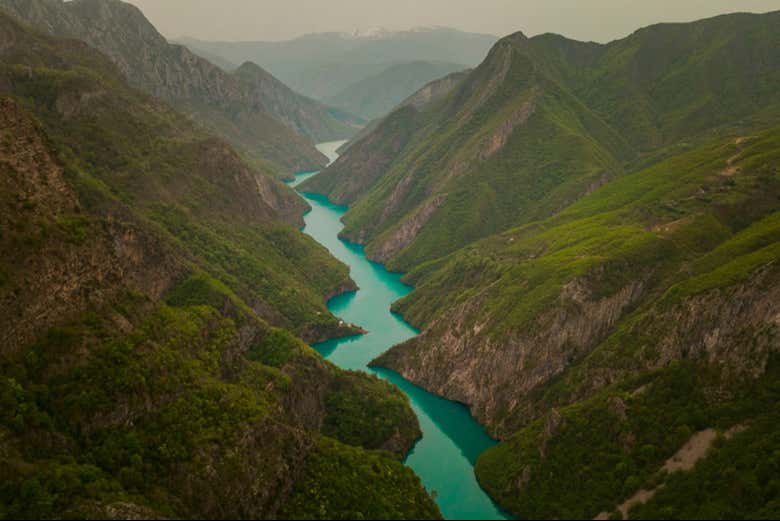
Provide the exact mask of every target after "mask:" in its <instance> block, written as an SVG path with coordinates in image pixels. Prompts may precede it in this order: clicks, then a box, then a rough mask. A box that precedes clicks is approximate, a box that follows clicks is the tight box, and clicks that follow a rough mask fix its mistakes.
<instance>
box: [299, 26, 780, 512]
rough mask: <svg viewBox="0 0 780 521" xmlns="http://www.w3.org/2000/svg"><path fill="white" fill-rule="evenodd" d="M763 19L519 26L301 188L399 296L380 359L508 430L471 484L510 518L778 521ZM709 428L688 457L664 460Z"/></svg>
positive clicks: (773, 137) (770, 88)
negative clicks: (540, 30) (684, 466)
mask: <svg viewBox="0 0 780 521" xmlns="http://www.w3.org/2000/svg"><path fill="white" fill-rule="evenodd" d="M778 29H780V13H769V14H766V15H747V14H735V15H727V16H721V17H717V18H713V19H709V20H703V21H699V22H694V23H690V24H663V25H658V26H652V27H648V28H646V29H642V30H640V31H637V32H636V33H634V34H633V35H631V36H629V37H627V38H625V39H623V40H618V41H615V42H613V43H610V44H608V45H599V44H594V43H581V42H575V41H570V40H567V39H565V38H563V37H560V36H555V35H542V36H538V37H534V38H530V39H529V38H526V37H525V36H523V35H522V34H516V35H513V36H510V37H508V38H505V39H503V40H502V41H500V42H499V43H498V44H497V45H496V46H495V47H494V48H493V50H492V51H491V53H490V54H489V56H488V58H487V59H486V60H485V62H484V63H482V64H481V65H480V66H479V67H478V68H477V69H475V70H474V71H473V72H472V73H470V74H469V75H468V76H467V77H466V78H465V79H463V80H461V81H459V82H458V83H457V84H456V85H455V86H454V88H453V89H452V90H451V91H449V92H448V93H447V94H446V95H445V96H444V97H441V98H437V99H435V100H433V101H431V102H429V103H423V104H419V105H417V106H405V107H403V108H401V109H399V110H397V111H395V112H393V113H392V114H391V115H390V116H388V117H387V118H385V119H384V120H383V121H382V122H381V123H379V124H378V125H376V127H375V128H374V129H373V131H372V132H370V133H368V134H366V135H365V136H364V137H362V138H361V139H360V140H359V141H356V142H355V143H354V144H352V145H351V146H350V147H349V148H348V149H347V150H346V152H345V154H344V156H343V157H342V158H340V159H339V161H338V162H336V163H335V164H334V165H333V166H331V167H330V168H329V169H327V170H326V171H325V172H324V173H323V174H320V176H315V177H313V178H311V179H310V180H308V181H307V182H306V184H305V185H304V187H305V188H308V189H317V188H321V189H322V191H323V192H324V193H326V194H327V195H328V196H329V197H331V198H333V199H334V200H336V201H338V202H349V203H351V207H350V210H349V212H348V213H347V214H346V216H345V218H344V221H345V223H346V228H345V230H344V232H343V236H344V237H345V238H346V239H349V240H353V241H356V242H359V243H361V244H364V245H365V246H366V251H367V252H368V254H369V255H370V256H371V257H372V258H373V259H376V260H378V261H381V262H384V263H386V264H388V266H389V267H390V268H392V269H398V270H405V271H408V272H409V273H408V274H407V276H406V280H407V281H408V282H409V283H410V284H412V285H414V286H415V288H416V289H415V291H414V292H413V293H412V294H410V295H409V296H408V297H406V298H405V299H403V300H401V301H400V302H399V303H397V304H396V306H395V308H394V309H395V310H396V311H398V312H399V313H401V314H402V315H403V316H404V317H405V318H406V319H407V320H409V321H410V322H411V323H412V324H413V325H415V326H416V327H418V328H420V329H421V331H422V333H421V335H420V336H418V337H416V338H414V339H412V340H410V341H408V342H406V343H404V344H402V345H400V346H397V347H395V348H393V349H392V350H391V351H390V352H388V353H386V354H385V355H383V356H382V357H380V358H379V359H378V360H376V361H375V363H376V365H378V366H383V367H388V368H390V369H393V370H396V371H397V372H399V373H400V374H402V375H403V376H404V377H406V378H407V379H409V380H411V381H412V382H414V383H416V384H419V385H421V386H423V387H424V388H426V389H427V390H429V391H431V392H434V393H435V394H438V395H441V396H445V397H447V398H449V399H452V400H456V401H459V402H462V403H465V404H468V406H469V407H470V409H471V411H472V413H473V414H474V415H475V416H476V417H477V418H478V419H479V420H480V421H481V422H482V423H483V424H485V425H486V426H487V427H488V429H489V430H490V431H491V432H492V433H493V434H495V435H496V436H498V437H499V438H500V439H502V440H503V441H504V442H503V443H501V444H499V446H498V447H496V448H495V449H492V450H491V451H489V452H488V453H486V454H485V455H484V456H483V457H482V458H481V459H480V461H479V464H478V466H477V473H478V477H479V479H480V482H481V483H482V484H483V486H484V487H485V488H486V490H487V491H488V492H489V493H490V494H491V495H492V496H493V497H494V498H496V499H497V500H498V501H499V503H500V504H501V505H502V506H504V507H505V508H507V509H508V510H509V511H510V512H512V513H513V514H515V515H517V516H518V517H520V518H593V517H595V516H597V515H599V514H602V513H603V514H604V515H605V516H609V515H611V514H612V513H613V512H615V511H616V510H618V509H619V508H623V509H624V510H625V511H626V514H629V510H631V507H632V506H633V507H634V508H635V513H636V515H637V516H644V517H650V516H660V517H661V518H674V517H685V516H686V515H693V516H694V517H695V516H697V515H708V516H712V515H715V514H716V513H717V516H715V517H724V518H726V517H729V516H730V515H739V516H744V517H751V516H768V517H773V516H776V515H777V505H778V499H777V498H778V494H777V488H776V486H775V485H773V484H772V480H771V478H768V476H771V473H772V469H773V468H774V467H772V466H771V465H774V460H773V459H772V458H773V457H774V456H772V455H773V454H774V453H775V451H777V445H776V443H775V441H776V440H775V438H776V437H774V436H768V437H767V438H766V439H765V441H764V443H763V444H760V443H758V442H757V441H756V440H758V439H760V438H761V436H763V435H764V434H765V433H768V431H767V425H768V424H770V423H771V421H772V418H774V415H775V414H776V411H775V409H776V402H777V396H776V387H777V382H776V371H775V370H774V365H775V358H776V353H777V352H778V351H780V344H778V338H780V331H778V323H777V319H776V317H777V316H778V311H779V308H778V302H780V295H779V294H778V291H779V289H778V288H780V284H778V282H779V280H780V279H778V276H779V275H780V272H779V271H778V259H780V249H778V248H779V247H780V246H779V245H780V242H779V241H778V239H779V238H780V236H779V235H778V227H777V225H778V222H780V221H778V209H780V155H778V150H780V127H777V124H778V121H780V110H778V109H780V105H779V103H780V90H778V89H777V88H776V87H777V85H780V76H779V74H780V54H778V53H777V52H776V49H777V48H778V44H780V39H779V38H780V36H779V35H780V30H778ZM350 173H351V176H350ZM708 429H713V430H712V431H710V430H708ZM702 433H704V434H702ZM709 433H720V436H721V439H720V441H718V442H717V443H716V444H715V445H713V447H714V448H713V449H712V451H707V450H706V449H707V447H706V446H705V447H704V449H705V450H704V451H703V453H702V455H701V456H702V460H701V462H700V465H699V466H696V467H694V468H692V469H689V470H686V471H682V472H669V471H663V470H662V469H663V468H664V467H665V466H666V464H667V463H669V460H670V459H673V456H674V455H675V453H676V452H677V451H678V450H679V449H681V448H682V447H683V446H684V444H686V443H687V442H691V443H694V442H695V440H697V438H696V436H695V435H697V434H700V435H709ZM712 435H713V437H714V436H715V434H712ZM747 446H750V447H752V448H753V450H755V451H757V454H758V455H756V454H752V455H750V456H745V457H744V458H742V459H738V460H736V461H735V463H734V468H733V469H732V468H731V467H730V468H729V469H728V472H725V473H724V474H723V475H718V473H717V466H716V463H713V462H715V461H723V458H724V457H726V456H725V454H731V455H733V454H735V453H736V452H738V451H739V448H740V447H747ZM708 455H709V457H708ZM762 460H766V461H768V462H771V463H767V465H769V466H768V467H766V468H764V467H762V468H761V470H760V471H756V472H752V471H749V470H747V467H748V466H749V465H751V463H752V462H755V461H762ZM694 476H695V477H694ZM726 476H730V477H726ZM697 478H701V479H702V480H705V481H706V483H707V484H708V485H709V488H707V489H704V488H703V487H701V486H700V485H699V484H697V483H696V481H695V480H696V479H697ZM731 484H734V485H733V486H734V487H743V488H740V489H736V488H730V487H731ZM672 486H679V487H682V488H681V489H680V490H674V489H672V488H671V487H672ZM642 490H644V492H641V493H640V491H642ZM739 490H742V491H744V494H742V493H740V492H739ZM683 491H691V494H692V496H691V497H689V498H686V497H685V495H684V492H683ZM714 491H718V492H720V493H718V492H714ZM637 493H639V496H638V497H639V498H640V499H641V498H644V499H645V500H648V502H647V503H646V504H644V505H642V501H641V500H639V501H638V505H635V504H634V503H627V504H626V505H622V503H624V502H625V501H628V500H630V499H631V498H632V496H634V495H635V494H637ZM645 493H647V494H645ZM716 496H717V499H715V498H716ZM705 497H706V498H709V500H710V501H712V502H714V503H712V504H708V503H700V502H699V499H698V498H705ZM713 504H714V505H717V506H718V507H720V508H721V509H720V510H714V507H713V506H712V505H713ZM621 515H622V514H621Z"/></svg>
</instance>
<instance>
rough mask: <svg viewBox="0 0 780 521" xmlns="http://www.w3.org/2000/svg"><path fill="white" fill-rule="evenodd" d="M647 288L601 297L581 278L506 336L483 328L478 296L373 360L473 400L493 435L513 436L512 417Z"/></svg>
mask: <svg viewBox="0 0 780 521" xmlns="http://www.w3.org/2000/svg"><path fill="white" fill-rule="evenodd" d="M644 288H645V285H644V283H643V282H642V281H641V280H638V281H636V282H634V283H632V284H629V285H628V286H626V287H624V288H622V289H621V290H620V291H618V292H617V293H615V294H614V295H612V296H611V297H608V298H598V297H596V296H595V295H594V294H593V292H592V289H593V288H591V287H590V286H589V284H588V283H587V282H585V281H583V280H574V281H572V282H571V283H569V284H568V285H567V286H566V287H565V288H564V289H563V291H562V292H561V294H560V296H559V297H558V299H557V301H556V304H555V305H554V306H552V307H551V308H550V309H549V310H548V311H546V312H545V313H543V314H541V315H539V316H538V317H537V318H536V319H535V320H534V324H532V325H531V324H529V326H528V327H526V328H524V329H522V330H514V331H511V332H508V333H507V334H506V335H504V336H502V337H501V338H495V337H492V336H490V335H486V334H484V333H483V331H484V330H485V329H486V325H487V324H485V323H483V322H481V321H480V320H481V319H480V318H479V317H480V313H479V312H480V310H481V309H482V307H483V306H484V299H479V298H478V299H472V300H469V301H468V302H467V303H465V304H463V305H461V306H458V308H457V309H456V310H455V311H454V312H453V313H448V314H446V316H443V317H442V318H441V319H439V320H437V321H435V322H433V323H432V324H431V325H430V326H429V327H426V329H425V330H424V331H423V333H422V334H421V335H420V336H418V337H416V338H414V339H412V340H409V341H407V342H406V343H404V344H401V345H399V346H396V347H394V348H393V349H391V350H390V351H388V352H387V353H386V354H384V355H382V356H381V357H379V358H378V359H377V360H376V361H375V362H374V363H375V364H376V365H378V366H382V367H388V368H391V369H393V370H395V371H397V372H399V373H400V374H402V375H403V376H404V377H405V378H407V379H409V380H410V381H412V382H414V383H416V384H418V385H421V386H423V387H425V388H426V389H429V390H431V391H432V392H434V393H436V394H439V395H441V396H445V397H447V398H449V399H451V400H456V401H459V402H461V403H465V404H467V405H468V406H469V408H470V409H471V411H472V413H473V414H474V416H475V417H477V418H478V419H479V420H480V422H482V423H483V424H484V425H487V426H488V428H489V430H490V431H491V432H492V433H493V434H495V435H497V436H499V437H505V436H509V435H510V434H512V433H513V432H514V430H515V429H516V427H517V425H516V424H514V423H513V421H509V420H508V419H509V418H512V419H513V420H514V419H516V418H517V416H522V415H521V414H518V412H519V411H518V408H519V407H520V405H521V404H523V403H524V400H525V399H526V397H527V396H528V394H529V393H530V392H531V391H532V390H533V389H535V388H537V387H539V386H543V385H544V384H545V383H547V382H549V381H550V380H551V379H553V378H555V377H556V376H558V375H560V374H562V373H563V372H564V371H565V370H566V369H567V368H568V367H569V366H571V365H572V364H573V363H574V361H575V360H578V359H580V358H582V357H584V356H585V355H586V354H587V353H588V352H589V351H590V350H592V349H593V348H595V347H596V346H597V345H598V344H599V343H600V342H601V341H602V340H603V339H604V338H605V337H606V336H607V335H608V334H609V333H610V332H611V331H612V330H613V328H614V326H615V324H616V323H617V321H618V320H619V319H620V318H621V317H622V316H623V315H624V314H625V312H626V310H627V309H628V308H630V306H632V305H633V304H634V303H636V302H637V301H638V300H639V299H640V298H641V297H642V295H643V294H644ZM528 419H530V418H527V417H526V418H525V420H528Z"/></svg>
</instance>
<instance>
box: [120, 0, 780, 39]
mask: <svg viewBox="0 0 780 521" xmlns="http://www.w3.org/2000/svg"><path fill="white" fill-rule="evenodd" d="M129 1H130V2H131V3H133V4H135V5H137V6H138V7H140V8H141V9H142V10H143V11H144V12H145V13H146V15H147V16H148V17H149V19H150V20H151V21H152V23H154V24H155V25H156V26H157V28H158V29H159V30H160V31H161V32H162V33H163V34H165V36H167V37H169V38H175V37H178V36H185V35H186V36H193V37H196V38H201V39H207V40H283V39H289V38H294V37H296V36H299V35H301V34H306V33H312V32H329V31H337V32H342V31H353V30H355V29H367V28H372V27H385V28H388V29H408V28H412V27H418V26H428V25H442V26H449V27H455V28H458V29H462V30H466V31H472V32H483V33H490V34H495V35H498V36H504V35H506V34H509V33H513V32H515V31H518V30H520V31H523V32H524V33H526V34H527V35H529V36H532V35H535V34H539V33H544V32H555V33H560V34H563V35H565V36H568V37H570V38H575V39H579V40H596V41H602V42H604V41H609V40H612V39H615V38H619V37H622V36H625V35H627V34H629V33H631V32H633V31H634V30H635V29H637V28H639V27H642V26H645V25H649V24H652V23H655V22H662V21H663V22H678V21H679V22H682V21H690V20H694V19H697V18H704V17H707V16H712V15H716V14H721V13H726V12H734V11H751V12H765V11H773V10H780V0H129Z"/></svg>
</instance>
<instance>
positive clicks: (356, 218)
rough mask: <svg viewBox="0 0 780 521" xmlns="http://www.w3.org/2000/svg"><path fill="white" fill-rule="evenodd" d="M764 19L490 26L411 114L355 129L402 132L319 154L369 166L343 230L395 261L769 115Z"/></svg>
mask: <svg viewBox="0 0 780 521" xmlns="http://www.w3.org/2000/svg"><path fill="white" fill-rule="evenodd" d="M778 20H780V14H778V13H770V14H767V15H740V14H738V15H731V16H724V17H718V18H715V19H711V20H705V21H701V22H696V23H693V24H679V25H661V26H655V27H651V28H648V29H645V30H642V31H639V32H637V33H635V34H634V35H632V36H630V37H628V38H627V39H625V40H621V41H617V42H614V43H612V44H609V45H603V46H602V45H598V44H586V43H580V42H573V41H569V40H566V39H565V38H562V37H557V36H551V35H543V36H539V37H535V38H531V39H527V38H525V37H524V36H522V35H520V34H518V35H514V36H512V37H508V38H506V39H504V40H502V41H501V42H499V43H498V44H497V45H496V46H495V47H494V49H493V50H492V51H491V53H490V55H489V56H488V58H487V59H486V60H485V62H484V63H483V64H482V65H480V67H478V68H477V69H476V70H475V71H474V72H472V73H471V74H470V75H469V77H468V79H467V80H466V81H464V82H462V83H461V84H460V85H459V86H458V87H457V88H456V89H455V90H454V91H453V92H452V93H451V94H450V95H449V97H448V98H447V99H446V100H443V101H440V102H439V103H438V104H437V106H436V107H431V108H429V109H428V110H427V111H425V112H426V113H425V114H424V116H422V117H417V118H415V121H414V122H409V123H408V124H406V125H404V126H401V127H399V126H398V125H397V118H396V117H393V118H388V120H387V121H386V125H388V127H390V128H385V129H382V125H379V126H378V127H377V128H376V130H375V131H374V132H373V133H372V134H371V135H369V136H367V137H366V138H364V140H367V139H372V138H373V139H375V140H378V141H381V142H397V141H398V140H399V139H402V140H403V141H404V142H405V143H406V144H405V145H404V146H403V147H399V148H398V150H397V151H396V153H394V155H393V156H392V158H389V159H391V160H390V161H386V160H383V159H382V158H384V157H386V154H385V152H386V151H385V150H383V149H382V148H379V149H378V150H377V152H376V157H374V156H372V155H371V153H370V149H368V150H369V151H368V154H369V155H368V156H366V154H365V153H364V151H361V150H359V149H357V148H356V147H351V148H350V149H349V150H348V151H347V153H346V154H345V156H344V157H343V158H342V160H341V161H340V164H338V165H333V166H332V168H333V169H339V170H340V171H356V172H360V171H361V169H363V170H364V169H365V168H364V167H363V166H362V165H365V164H366V163H368V164H370V165H372V169H373V170H372V172H371V174H370V178H371V179H370V183H369V185H370V190H369V191H368V192H367V193H366V194H365V195H364V196H363V197H361V198H360V199H359V200H358V201H356V203H355V204H354V206H353V208H351V210H350V212H349V213H348V214H347V215H346V217H345V222H346V225H347V226H346V229H345V231H344V236H345V238H347V239H350V240H353V241H356V242H360V243H363V244H365V245H366V248H367V251H368V253H369V255H371V257H372V258H374V259H376V260H380V261H383V262H389V265H390V266H391V267H393V268H396V269H408V268H410V267H413V266H415V265H417V264H419V263H421V262H425V261H428V260H432V259H434V258H436V257H440V256H442V255H446V254H447V253H450V252H452V251H455V250H456V249H457V248H459V247H462V246H464V245H466V244H468V243H469V242H471V241H473V240H475V239H479V238H482V237H486V236H488V235H490V234H492V233H495V232H498V231H501V230H504V229H507V228H508V227H510V226H512V225H518V224H522V223H523V222H529V221H531V220H534V219H539V218H543V217H546V216H549V215H552V214H554V213H555V212H557V211H560V210H561V209H562V208H564V207H565V206H567V205H568V204H570V203H572V202H574V201H575V200H576V199H578V198H579V197H582V196H583V195H585V194H587V193H589V192H590V191H592V190H593V189H594V188H596V187H598V186H600V185H601V184H603V183H604V182H606V181H608V180H609V179H611V178H614V177H616V176H620V175H622V173H623V172H625V171H631V170H635V169H637V168H639V167H641V166H642V165H646V164H651V163H652V162H654V161H657V160H659V159H660V158H662V157H664V156H665V155H666V156H668V155H670V154H674V153H676V152H677V151H679V150H681V149H683V148H684V147H686V146H690V145H691V144H692V143H695V142H697V141H698V142H701V141H702V140H705V139H709V138H711V137H712V133H713V132H720V133H723V132H725V131H727V130H728V129H729V128H730V127H736V128H738V127H740V126H742V127H748V128H749V127H751V126H752V125H756V124H760V123H761V122H762V121H763V122H764V123H766V122H771V121H772V118H773V117H775V116H776V115H777V113H778V111H779V110H780V109H779V108H778V102H779V101H780V96H778V91H777V89H775V88H773V85H776V84H777V82H778V70H780V67H778V59H780V58H778V55H777V53H775V52H774V49H775V48H776V47H777V44H778V43H779V42H778V37H777V34H778V31H777V30H776V29H777V27H778V25H779V24H780V22H779V21H778ZM659 42H663V43H659ZM637 71H641V72H637ZM394 116H395V115H394ZM401 129H402V130H403V135H402V136H401V135H397V133H398V132H399V131H400V130H401ZM353 155H354V156H353ZM353 157H354V159H353ZM323 175H324V176H328V172H327V171H326V172H325V173H324V174H323ZM316 182H317V181H316V178H315V179H313V180H312V181H311V185H310V186H313V185H314V183H316ZM326 188H329V187H326ZM339 191H343V189H341V188H339V187H337V186H333V187H332V188H330V189H329V193H330V192H333V193H338V192H339Z"/></svg>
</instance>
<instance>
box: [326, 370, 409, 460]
mask: <svg viewBox="0 0 780 521" xmlns="http://www.w3.org/2000/svg"><path fill="white" fill-rule="evenodd" d="M325 405H326V408H327V411H328V413H327V416H326V417H325V423H324V425H323V427H322V433H323V434H325V435H326V436H330V437H331V438H336V439H338V440H341V441H343V442H345V443H348V444H350V445H354V446H359V447H365V448H367V449H385V450H394V451H395V452H399V450H398V449H399V448H400V449H401V450H400V452H401V453H405V452H406V451H408V450H409V449H411V448H412V444H413V442H415V441H417V439H418V438H419V437H420V436H421V435H422V433H421V432H420V426H419V425H418V423H417V417H416V416H415V415H414V413H413V412H412V410H411V408H410V405H409V399H408V398H407V397H406V395H404V394H403V393H402V392H401V391H400V390H399V389H398V388H397V387H394V386H392V385H389V384H388V383H387V382H385V381H383V380H380V379H379V378H377V377H374V376H371V377H361V378H355V375H354V374H351V375H344V376H340V377H337V378H336V381H335V383H334V385H333V392H331V394H330V395H329V396H328V400H327V402H326V404H325Z"/></svg>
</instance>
